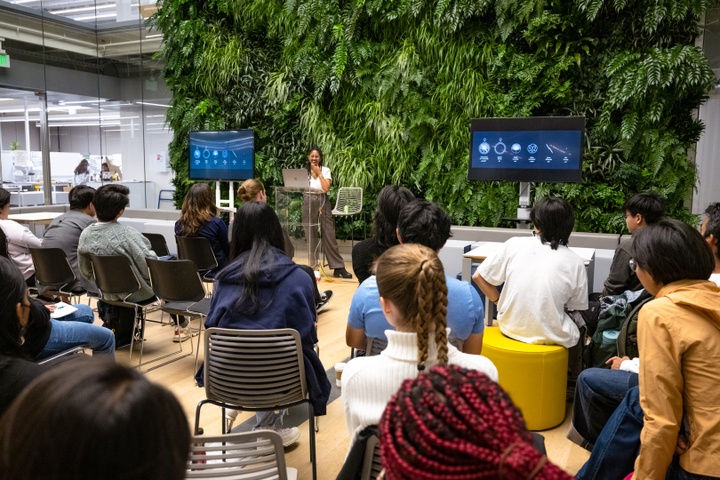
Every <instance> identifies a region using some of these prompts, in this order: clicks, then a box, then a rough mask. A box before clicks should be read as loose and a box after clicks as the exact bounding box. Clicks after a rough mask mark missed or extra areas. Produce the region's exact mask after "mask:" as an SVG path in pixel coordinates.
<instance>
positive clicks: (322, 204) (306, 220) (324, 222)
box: [302, 147, 352, 278]
mask: <svg viewBox="0 0 720 480" xmlns="http://www.w3.org/2000/svg"><path fill="white" fill-rule="evenodd" d="M306 168H307V172H308V183H309V186H310V188H311V189H313V190H315V191H316V192H317V193H315V192H308V193H307V194H306V195H305V196H304V198H303V206H302V217H303V225H304V226H305V227H304V228H305V237H306V238H307V240H308V250H309V253H308V254H309V258H308V262H309V263H310V265H311V266H314V265H315V264H316V263H317V254H318V251H317V250H318V243H319V241H320V239H319V238H318V231H317V230H318V226H319V227H320V235H321V236H322V245H323V251H324V252H325V256H326V257H327V261H328V264H329V265H330V268H332V269H333V276H334V277H337V278H352V274H350V273H349V272H348V271H347V270H346V269H345V261H344V260H343V258H342V256H340V249H339V248H338V244H337V239H336V238H335V218H333V214H332V205H330V201H329V199H328V195H327V194H328V192H329V191H330V185H331V184H332V177H331V176H330V169H329V168H328V167H325V166H323V154H322V150H320V148H319V147H312V148H311V149H310V153H308V163H307V167H306Z"/></svg>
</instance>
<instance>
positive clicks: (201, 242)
mask: <svg viewBox="0 0 720 480" xmlns="http://www.w3.org/2000/svg"><path fill="white" fill-rule="evenodd" d="M175 241H176V242H177V247H178V258H179V259H180V260H190V261H191V262H193V263H194V264H195V266H196V267H197V270H198V273H199V274H200V276H201V278H202V280H203V282H206V283H212V282H213V279H212V277H210V276H209V275H210V273H211V272H212V271H213V270H214V269H216V268H217V266H218V262H217V259H216V258H215V252H213V249H212V245H210V241H209V240H208V239H207V238H204V237H182V236H180V235H176V236H175Z"/></svg>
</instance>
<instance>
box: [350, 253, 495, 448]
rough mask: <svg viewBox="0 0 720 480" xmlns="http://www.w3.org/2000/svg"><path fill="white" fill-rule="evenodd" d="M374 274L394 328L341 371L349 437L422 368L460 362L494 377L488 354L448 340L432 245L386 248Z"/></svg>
mask: <svg viewBox="0 0 720 480" xmlns="http://www.w3.org/2000/svg"><path fill="white" fill-rule="evenodd" d="M375 274H376V279H377V287H378V292H379V294H380V305H381V308H382V311H383V313H384V314H385V317H386V318H387V321H388V322H389V323H390V325H392V326H393V328H394V330H387V331H386V332H385V333H386V334H387V339H388V346H387V348H386V349H385V350H384V351H383V352H382V353H380V355H375V356H371V357H357V358H354V359H352V360H351V361H350V362H348V364H347V366H346V367H345V370H344V372H343V376H342V398H343V407H344V409H345V421H346V423H347V426H348V430H349V431H350V435H351V436H352V439H353V441H354V440H355V439H356V438H357V436H358V433H360V432H361V431H362V430H363V429H364V428H366V427H368V426H370V425H377V423H378V422H379V421H380V417H381V415H382V412H383V410H385V406H386V405H387V403H388V401H389V400H390V398H391V397H392V396H393V394H394V393H395V392H396V391H397V389H398V387H400V385H401V384H402V382H403V380H405V379H408V378H414V377H416V376H417V375H418V372H422V371H423V370H425V369H426V368H429V367H431V366H433V365H445V364H451V365H460V366H462V367H466V368H472V369H474V370H479V371H480V372H483V373H485V374H487V375H488V376H489V377H490V378H492V379H493V380H495V381H497V378H498V375H497V369H496V368H495V365H493V363H492V362H491V361H490V360H489V359H487V358H485V357H483V356H482V355H469V354H466V353H462V352H460V351H459V350H458V349H457V348H455V347H454V346H452V345H451V344H448V339H447V338H448V330H447V323H446V322H447V305H448V289H447V286H446V284H445V278H446V277H445V272H444V270H443V265H442V263H441V262H440V259H439V258H438V257H437V254H436V253H435V252H434V251H433V250H432V249H431V248H428V247H425V246H423V245H418V244H403V245H397V246H394V247H391V248H390V249H388V250H386V251H385V253H383V254H382V255H381V256H380V258H379V259H378V260H377V264H376V270H375ZM366 281H367V280H366Z"/></svg>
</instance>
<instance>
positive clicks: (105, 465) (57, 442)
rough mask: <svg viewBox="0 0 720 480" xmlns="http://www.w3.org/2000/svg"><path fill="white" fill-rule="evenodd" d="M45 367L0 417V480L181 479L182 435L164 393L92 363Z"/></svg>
mask: <svg viewBox="0 0 720 480" xmlns="http://www.w3.org/2000/svg"><path fill="white" fill-rule="evenodd" d="M82 360H84V362H83V363H84V364H83V365H80V367H81V368H78V365H77V364H76V363H73V364H63V365H60V366H58V367H57V368H53V369H51V370H50V371H48V372H47V373H45V374H43V375H42V376H40V377H39V378H38V379H37V380H36V381H35V382H33V383H32V384H31V385H30V386H29V387H28V388H27V389H25V390H24V391H23V393H22V394H21V395H20V396H19V397H18V398H17V399H16V401H15V402H14V403H13V404H12V406H11V407H10V409H9V410H8V411H7V414H6V415H4V416H3V417H2V419H0V471H2V472H3V474H2V478H3V479H4V480H21V479H22V480H41V479H50V478H55V479H60V478H68V479H69V478H73V479H96V478H97V479H99V478H102V479H104V480H125V479H133V480H182V479H183V478H185V469H186V468H187V460H188V456H189V451H190V429H189V426H188V422H187V419H186V418H185V413H184V412H183V409H182V407H181V406H180V404H179V403H178V401H177V399H176V398H175V396H174V395H173V394H172V393H170V392H169V391H168V390H166V389H165V388H163V387H161V386H159V385H156V384H154V383H151V382H150V381H149V380H147V378H145V376H144V375H143V374H142V373H141V372H139V371H137V370H133V369H131V368H127V367H124V366H121V365H116V364H115V363H113V362H108V361H102V360H98V359H95V358H85V359H82Z"/></svg>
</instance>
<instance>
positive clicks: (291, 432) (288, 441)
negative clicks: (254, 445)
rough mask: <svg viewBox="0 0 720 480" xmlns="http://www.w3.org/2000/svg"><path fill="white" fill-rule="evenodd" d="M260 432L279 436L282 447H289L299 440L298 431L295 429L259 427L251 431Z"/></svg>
mask: <svg viewBox="0 0 720 480" xmlns="http://www.w3.org/2000/svg"><path fill="white" fill-rule="evenodd" d="M262 430H269V431H271V432H275V433H277V434H278V435H280V438H282V442H283V447H289V446H290V445H292V444H294V443H295V442H297V441H298V438H300V429H299V428H297V427H290V428H269V427H260V428H254V429H253V431H254V432H257V431H262Z"/></svg>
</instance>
